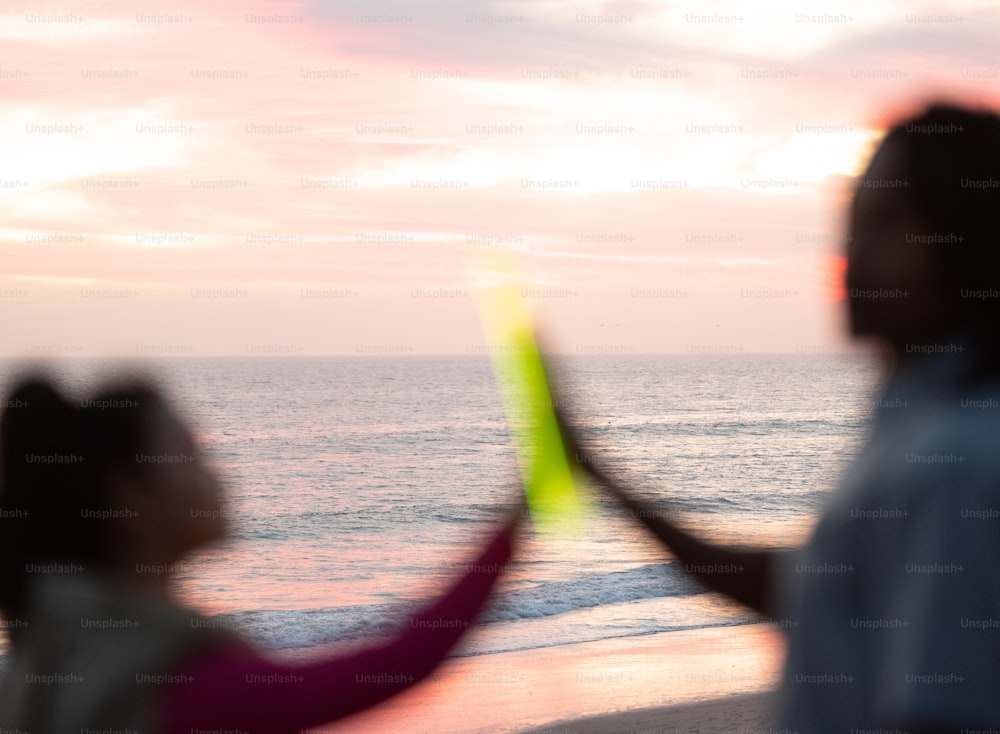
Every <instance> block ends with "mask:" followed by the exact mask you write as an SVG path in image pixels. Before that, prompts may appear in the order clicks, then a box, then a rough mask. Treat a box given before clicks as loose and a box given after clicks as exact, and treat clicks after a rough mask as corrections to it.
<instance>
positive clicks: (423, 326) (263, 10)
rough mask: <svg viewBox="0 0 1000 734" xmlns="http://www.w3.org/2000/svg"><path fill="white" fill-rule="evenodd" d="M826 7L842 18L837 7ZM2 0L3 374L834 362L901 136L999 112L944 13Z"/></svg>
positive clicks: (963, 26)
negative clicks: (512, 295) (500, 352)
mask: <svg viewBox="0 0 1000 734" xmlns="http://www.w3.org/2000/svg"><path fill="white" fill-rule="evenodd" d="M815 5H818V4H815ZM813 6H814V4H803V3H799V2H792V1H791V0H788V1H787V2H786V1H784V0H775V1H773V2H757V3H748V2H742V3H726V2H674V1H671V2H653V1H652V0H649V1H647V0H613V1H611V2H589V1H587V0H580V1H579V2H569V1H562V0H528V1H526V2H488V1H480V0H474V1H473V0H464V1H463V0H422V1H421V2H419V3H418V2H403V0H389V1H380V0H344V1H337V2H334V1H333V0H315V1H313V2H283V3H278V2H270V3H257V2H245V1H244V0H240V2H235V1H230V0H221V1H220V2H213V3H205V2H186V1H185V0H178V1H172V2H170V3H161V4H155V3H148V2H134V1H133V2H117V1H115V0H110V1H108V2H90V3H79V4H75V5H74V4H65V5H50V4H46V3H11V2H6V1H2V0H0V97H2V100H3V104H2V105H0V335H2V339H0V356H25V355H28V356H48V355H51V356H103V355H117V356H126V357H128V356H132V357H136V356H138V357H145V356H151V357H157V356H174V355H182V356H183V355H216V354H233V355H274V356H282V355H311V354H344V355H388V356H392V355H406V354H413V355H421V354H484V353H489V352H490V351H491V350H493V349H495V345H491V344H490V343H489V342H488V341H487V340H486V338H485V337H484V336H483V330H482V328H481V325H480V322H479V316H478V313H477V307H476V293H477V292H478V290H477V289H480V288H482V287H484V286H488V285H490V284H493V283H495V282H497V279H498V278H500V277H507V276H502V275H501V274H498V272H497V271H496V265H495V263H496V262H497V261H498V256H501V258H500V259H501V261H503V262H506V260H502V257H506V258H507V260H509V261H511V262H512V263H513V268H514V272H515V273H516V277H517V279H518V280H517V283H518V284H519V288H520V291H521V295H522V297H523V298H525V299H526V300H527V301H528V303H529V304H530V307H531V308H532V309H533V311H534V312H535V313H536V315H537V317H538V319H539V323H540V324H541V328H542V329H543V330H544V332H545V334H546V340H547V344H548V345H549V346H550V348H552V349H553V350H554V351H559V352H562V353H567V354H632V353H635V354H639V353H661V352H666V353H689V354H698V353H714V354H715V353H717V354H737V353H752V352H793V353H796V352H797V353H826V352H830V351H841V350H844V349H845V348H847V347H848V346H849V342H848V340H847V338H846V336H845V333H846V331H845V320H844V300H843V291H842V287H841V277H842V271H843V258H842V254H843V231H844V225H845V221H844V208H845V206H846V204H847V202H848V201H849V197H850V192H851V186H852V180H853V177H854V176H856V175H857V174H858V173H860V172H861V171H862V170H863V168H864V165H865V163H866V161H867V157H868V156H869V155H870V153H871V151H872V149H873V146H874V145H875V144H877V141H878V138H879V136H880V135H881V134H882V131H883V130H884V128H885V125H886V124H887V123H889V122H892V121H893V120H894V119H897V118H898V116H899V115H901V114H905V113H909V112H913V111H916V110H918V109H919V108H920V107H921V106H922V105H923V104H924V103H925V102H926V101H927V100H929V99H937V98H941V99H946V100H949V101H966V102H974V103H976V104H986V105H990V106H995V105H996V104H997V100H998V96H1000V95H998V85H1000V62H998V61H997V57H996V51H995V49H996V48H997V42H998V40H1000V39H998V35H1000V10H998V9H996V8H995V7H993V8H991V3H990V2H957V3H949V4H947V5H945V4H940V5H936V4H932V3H919V2H907V1H906V0H898V1H896V2H879V1H877V0H876V1H871V0H866V1H865V2H846V1H845V2H829V3H823V4H822V6H823V7H822V10H814V9H807V10H804V9H803V8H813Z"/></svg>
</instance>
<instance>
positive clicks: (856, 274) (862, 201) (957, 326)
mask: <svg viewBox="0 0 1000 734" xmlns="http://www.w3.org/2000/svg"><path fill="white" fill-rule="evenodd" d="M998 186H1000V117H998V116H997V115H996V114H994V113H992V112H989V111H985V110H982V111H980V110H971V109H963V108H960V107H956V106H951V105H944V104H933V105H931V106H929V107H928V108H927V109H926V110H924V111H923V112H922V113H920V114H918V115H916V116H914V117H911V118H909V119H906V120H903V121H901V122H898V123H896V124H895V125H894V126H893V127H892V128H891V129H890V130H889V131H888V133H887V134H886V135H885V137H884V139H883V140H882V141H881V144H880V145H879V146H878V149H877V150H876V152H875V154H874V155H873V156H872V158H871V161H870V162H869V165H868V168H867V170H866V171H865V172H864V174H863V176H862V177H861V179H860V180H859V181H858V185H857V188H856V190H855V193H854V199H853V201H852V204H851V208H850V213H849V225H848V233H849V236H850V238H849V240H848V249H847V272H846V286H847V294H848V306H849V309H850V327H851V332H852V334H853V335H854V336H859V337H860V336H863V337H874V338H875V339H877V340H880V341H881V342H883V343H884V344H885V345H887V346H888V347H889V348H890V350H891V351H892V352H893V353H894V354H895V355H896V357H897V358H905V356H906V355H907V354H908V353H911V352H912V353H917V354H919V353H921V351H920V348H919V347H918V348H916V349H914V347H913V345H927V344H933V343H935V342H937V341H939V340H944V339H948V338H950V337H952V336H954V335H956V334H962V335H963V338H965V339H968V340H970V341H972V342H975V346H976V347H977V348H978V349H980V350H981V351H982V352H983V353H984V354H987V355H989V358H990V360H991V365H995V364H996V362H995V361H993V360H995V356H996V354H997V353H1000V298H997V297H995V296H994V295H991V291H992V292H993V294H995V293H996V291H997V290H1000V242H998V237H1000V188H998Z"/></svg>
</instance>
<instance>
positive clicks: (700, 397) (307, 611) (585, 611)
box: [0, 355, 879, 658]
mask: <svg viewBox="0 0 1000 734" xmlns="http://www.w3.org/2000/svg"><path fill="white" fill-rule="evenodd" d="M123 364H125V363H121V362H108V361H103V360H96V359H94V360H86V359H83V360H73V361H64V362H53V363H50V365H49V367H50V370H52V371H54V372H55V373H56V374H57V375H58V376H60V377H61V378H62V380H63V382H64V384H65V385H66V386H67V388H69V389H71V390H74V391H80V390H83V391H86V390H87V389H89V388H90V386H92V385H93V383H94V381H95V378H96V377H98V376H100V377H103V378H106V377H107V376H108V375H109V374H111V373H112V372H113V371H114V370H116V369H120V368H121V367H122V365H123ZM554 365H555V372H556V373H557V374H558V376H559V382H560V384H561V385H562V390H561V392H562V393H563V395H564V397H565V398H567V399H569V402H570V403H571V408H570V412H571V413H572V414H573V415H574V416H575V420H576V422H577V423H578V424H579V425H580V426H581V428H582V430H583V433H584V435H585V436H586V437H587V439H588V440H590V441H591V442H592V443H593V444H594V445H595V446H596V447H598V448H599V449H600V451H601V452H602V453H604V454H605V455H606V457H607V458H606V461H607V464H608V466H609V467H611V468H613V469H614V470H615V471H616V472H619V473H620V474H621V476H623V477H628V478H629V479H630V480H631V481H632V482H633V484H634V486H635V487H636V488H637V489H639V490H640V491H641V492H642V493H643V494H644V495H645V496H646V497H648V498H649V499H650V500H652V501H655V502H657V503H660V504H662V505H663V506H664V507H672V508H674V510H675V511H677V512H678V513H680V517H681V518H682V519H683V520H684V521H685V522H686V523H687V524H688V525H690V526H691V527H695V528H700V529H701V530H702V531H704V532H706V533H709V534H711V535H712V536H714V537H716V538H719V539H724V540H726V541H729V542H758V543H767V544H775V545H782V544H792V543H797V542H800V541H801V540H802V539H803V538H804V534H805V533H806V532H807V531H808V528H809V526H810V524H811V523H812V522H813V520H814V519H815V517H816V516H817V513H818V512H819V511H820V509H821V508H822V505H823V502H824V498H825V497H826V495H827V494H828V493H829V492H830V491H831V490H832V489H833V488H834V487H835V486H836V482H837V479H838V477H839V475H840V473H841V471H842V470H843V468H844V467H845V465H846V463H847V462H848V461H849V460H850V457H851V456H852V455H853V454H854V453H855V452H856V450H857V449H858V448H859V446H860V444H861V442H862V441H863V440H864V438H865V435H866V431H867V421H868V418H869V415H870V412H871V405H872V399H873V397H874V395H875V393H874V391H875V390H876V389H877V387H878V381H879V373H878V371H877V369H876V367H875V365H874V364H873V363H872V362H871V361H869V360H867V359H864V358H860V357H855V356H833V355H739V356H729V355H725V356H714V355H713V356H708V355H696V356H695V355H692V356H688V355H676V356H675V355H648V356H634V355H629V356H621V357H619V356H578V357H563V358H559V359H557V360H555V362H554ZM23 367H24V363H21V362H16V361H13V360H6V361H0V389H2V391H3V392H4V393H6V391H7V389H8V388H9V386H10V384H11V381H12V378H13V376H14V375H16V374H18V372H19V371H20V370H21V369H23ZM126 367H127V369H129V370H130V371H131V372H136V371H138V372H140V373H145V374H149V375H151V376H152V377H154V378H155V379H157V380H158V381H159V382H161V383H162V384H163V385H165V386H166V388H167V389H168V391H169V393H170V394H171V395H172V396H173V397H174V399H175V400H176V402H177V404H178V405H179V406H180V409H181V412H182V413H183V414H184V415H185V416H187V417H188V419H189V420H190V422H191V424H192V425H193V426H194V428H195V431H196V433H197V434H198V436H199V437H200V439H201V441H202V443H203V447H204V450H205V452H206V454H207V456H208V457H209V458H210V459H211V460H212V462H213V463H214V465H215V466H216V467H217V470H218V472H219V473H220V474H221V476H222V478H223V479H224V481H225V483H226V485H227V487H228V490H229V496H230V502H229V506H228V510H227V511H228V512H229V514H230V518H231V523H232V527H233V532H232V537H231V538H230V540H229V542H228V543H227V544H225V545H223V546H220V547H218V548H216V549H214V550H212V551H211V552H206V553H203V554H200V555H199V556H198V557H197V558H192V559H190V560H189V562H187V563H186V564H185V566H184V568H183V571H182V573H180V575H179V587H180V589H179V590H180V592H181V594H182V596H183V597H184V598H185V599H186V600H187V601H188V602H189V603H190V604H192V605H194V606H196V607H198V608H200V609H202V610H203V611H205V612H207V613H209V614H217V615H224V616H221V617H219V621H220V624H226V625H232V626H233V627H236V628H238V629H241V630H243V631H244V632H245V634H246V635H248V636H249V637H250V638H251V639H253V640H255V641H256V642H258V643H259V644H260V645H261V646H263V647H266V648H268V649H271V650H274V651H281V652H280V653H279V654H282V655H286V656H288V657H290V658H295V657H297V656H299V655H300V654H301V650H302V649H303V648H305V647H308V646H311V645H316V644H328V643H346V642H348V641H350V642H352V643H353V642H357V641H359V640H361V639H363V638H367V637H370V636H377V635H380V634H385V633H388V632H390V631H391V630H392V629H393V628H394V627H395V626H397V625H398V624H399V623H400V622H401V620H403V619H404V618H405V614H406V613H407V612H408V611H409V610H412V609H413V608H414V606H415V605H417V604H419V603H420V602H421V601H422V600H425V599H427V598H428V597H429V596H430V595H432V594H434V593H435V591H436V590H439V589H442V588H443V587H444V585H445V584H446V583H447V582H448V580H449V579H450V578H453V577H454V576H455V575H456V574H457V573H459V572H460V571H461V570H462V567H463V566H464V565H465V564H466V563H467V562H469V561H471V560H473V559H474V558H475V554H476V553H477V548H478V546H479V544H481V543H482V542H485V540H486V539H487V538H488V537H489V535H490V533H491V528H492V527H493V526H494V525H495V523H496V522H498V520H499V518H500V516H501V514H502V513H503V512H504V510H505V505H508V504H509V503H510V502H511V501H513V499H514V498H515V497H516V496H517V493H518V492H519V491H520V484H519V473H518V470H517V466H516V463H515V459H516V455H515V451H514V448H513V444H512V442H511V438H510V435H509V433H508V430H507V424H506V420H505V416H504V412H503V406H502V403H501V400H500V396H499V394H498V392H497V388H496V385H495V383H494V380H493V374H492V371H491V368H490V363H489V360H488V359H487V358H485V357H482V358H481V357H472V356H470V357H406V358H384V357H377V358H376V357H372V358H366V357H311V358H310V357H304V358H263V357H259V358H256V357H255V358H239V357H233V358H176V359H171V360H163V361H156V362H154V361H144V362H136V363H129V364H128V365H126ZM750 621H755V618H754V617H753V616H752V615H750V614H748V613H747V612H745V611H743V610H741V609H739V608H738V607H736V606H734V605H731V604H728V603H726V602H724V601H723V600H722V599H720V598H718V597H716V596H715V595H713V594H707V593H704V591H703V590H702V589H701V588H699V587H698V586H697V585H695V584H694V583H692V582H690V581H689V580H687V579H685V578H684V577H683V576H682V574H681V573H680V572H679V570H678V568H677V567H676V564H675V563H674V562H673V560H672V558H671V557H669V556H667V555H666V554H665V553H663V552H662V551H661V550H660V549H659V548H658V546H656V545H655V544H653V543H651V542H650V541H649V540H648V539H647V538H646V535H645V532H644V530H643V529H642V528H641V527H640V526H639V525H638V524H636V523H635V522H634V521H630V520H629V519H628V518H627V517H626V516H624V515H623V514H622V513H620V512H618V511H617V510H616V508H615V507H614V505H613V504H611V503H609V502H607V501H605V500H603V499H599V501H598V503H597V505H596V510H595V512H594V513H593V514H592V516H591V517H590V519H589V520H588V521H587V522H586V523H585V525H584V526H583V527H582V528H581V530H580V532H578V533H577V534H576V535H575V536H573V537H550V536H548V535H540V534H537V533H534V532H528V533H526V535H525V542H524V543H523V544H522V545H521V547H520V552H519V555H518V557H517V561H516V563H515V564H514V565H513V569H512V571H511V572H510V573H509V574H508V575H507V577H506V578H505V579H504V581H503V583H502V585H501V587H500V588H499V592H498V594H497V595H496V596H495V598H494V601H493V603H492V604H491V606H490V608H489V610H488V611H487V613H486V614H485V616H484V618H483V620H482V622H483V623H482V625H481V626H480V627H479V628H477V629H476V630H475V631H474V632H473V633H472V634H471V635H470V636H469V637H468V638H467V642H465V644H464V645H463V646H462V647H461V649H460V650H458V651H457V654H459V655H477V654H484V653H489V652H496V651H502V650H520V649H532V648H542V647H546V646H552V645H561V644H566V643H571V642H576V641H583V640H598V639H606V638H611V637H622V636H629V635H643V634H649V633H653V632H661V631H669V630H675V629H686V628H692V627H705V626H716V625H730V624H742V623H747V622H750ZM2 652H3V647H2V644H0V655H2Z"/></svg>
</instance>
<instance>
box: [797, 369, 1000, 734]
mask: <svg viewBox="0 0 1000 734" xmlns="http://www.w3.org/2000/svg"><path fill="white" fill-rule="evenodd" d="M971 372H972V357H971V355H970V353H969V352H968V350H964V351H963V352H961V353H940V354H933V355H930V356H922V357H921V361H920V364H918V365H910V366H907V367H906V368H905V369H903V370H901V371H900V372H898V373H897V374H896V375H895V376H894V377H893V378H892V379H891V380H890V381H889V383H888V384H887V385H886V387H885V389H884V390H883V392H882V394H881V396H880V400H879V402H878V404H877V405H878V407H877V408H876V411H875V413H876V415H875V420H874V423H873V427H872V432H871V436H870V440H869V442H868V444H867V446H866V447H865V449H864V450H863V451H862V452H861V454H860V456H859V457H858V458H857V459H856V460H855V462H854V463H853V465H852V466H851V467H850V469H849V470H848V472H847V474H846V476H845V477H844V479H843V482H842V485H841V487H840V488H839V490H838V491H837V492H836V493H835V494H834V495H833V496H832V497H831V501H830V504H829V506H828V507H827V509H826V511H825V512H824V514H823V517H822V519H821V520H820V522H819V524H818V526H817V527H816V529H815V532H814V535H813V536H812V539H811V540H810V542H809V543H808V545H807V547H806V548H804V549H803V550H802V551H801V552H798V553H795V554H791V555H790V556H789V558H788V563H787V565H786V566H785V567H784V568H782V569H781V573H782V577H783V580H784V581H785V582H786V583H785V585H784V588H785V589H786V596H785V598H784V599H783V601H782V603H781V606H780V607H779V609H783V610H784V611H783V613H781V614H779V617H784V619H783V620H782V621H781V623H782V625H783V626H786V627H787V632H788V660H787V663H786V667H785V672H784V678H783V681H782V690H781V696H780V706H779V727H780V728H779V729H778V731H780V730H781V729H787V730H789V731H796V732H798V734H813V733H814V732H843V733H844V734H861V733H863V732H866V731H872V730H874V731H880V732H892V731H904V730H905V728H906V727H907V726H908V727H910V728H911V731H912V729H913V728H915V727H917V726H919V727H920V728H921V729H925V730H926V729H933V728H935V727H938V728H941V729H947V730H948V731H956V732H957V731H959V730H960V727H965V728H966V729H977V728H979V729H982V728H989V727H997V728H1000V382H993V383H992V384H983V383H980V384H978V385H975V386H971V385H969V384H967V383H966V382H965V380H966V378H967V377H968V376H969V375H970V374H971Z"/></svg>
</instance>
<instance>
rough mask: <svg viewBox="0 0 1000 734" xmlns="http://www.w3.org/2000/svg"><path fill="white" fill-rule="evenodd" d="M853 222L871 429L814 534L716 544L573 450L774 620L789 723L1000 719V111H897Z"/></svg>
mask: <svg viewBox="0 0 1000 734" xmlns="http://www.w3.org/2000/svg"><path fill="white" fill-rule="evenodd" d="M848 230H849V234H850V238H849V244H848V249H847V271H846V286H847V296H848V300H847V305H848V307H849V316H850V327H851V333H852V335H853V336H854V337H856V338H863V339H866V340H870V341H871V342H873V343H874V344H875V345H877V348H878V349H879V350H880V353H881V354H882V355H883V357H884V367H885V376H884V377H885V379H884V384H883V386H882V388H881V394H880V395H879V397H878V400H877V402H876V406H877V407H876V409H875V411H874V416H873V421H872V425H871V428H870V432H869V435H868V437H867V444H866V445H865V446H864V448H863V450H862V451H861V452H860V455H859V456H858V457H857V458H856V459H855V461H854V462H853V464H852V465H851V467H850V468H849V470H848V471H847V472H846V474H845V476H844V477H843V478H842V480H841V483H840V486H839V488H838V490H837V491H836V492H835V493H834V494H832V495H831V496H830V497H829V501H828V504H827V506H826V508H825V511H824V512H823V513H822V516H821V519H820V520H819V522H818V524H817V525H816V527H815V529H814V531H813V533H812V535H811V538H810V540H809V541H808V544H807V545H806V547H805V548H802V549H800V550H796V551H782V550H771V549H764V548H758V549H745V548H737V547H723V546H719V545H715V544H712V543H708V542H705V541H703V540H701V539H700V538H698V537H697V536H696V535H694V534H692V533H690V532H687V531H685V530H683V529H682V528H681V527H679V526H678V525H677V524H676V522H674V521H673V520H672V519H670V517H669V514H665V513H664V512H663V510H662V509H661V508H656V507H654V506H651V505H649V504H648V503H646V502H643V501H641V500H639V499H637V498H636V496H635V495H634V494H633V492H632V491H631V490H628V489H626V488H625V487H624V486H622V483H621V482H620V481H618V480H616V479H615V478H613V477H611V476H609V475H608V473H607V472H606V471H605V470H603V469H602V468H601V467H599V466H595V465H594V463H593V454H592V453H590V454H585V453H584V451H582V450H581V449H580V442H579V440H578V439H573V438H572V431H571V430H570V429H569V428H568V427H567V432H568V434H569V435H570V437H571V441H573V442H574V443H573V445H574V450H575V451H576V452H577V455H578V456H579V457H580V458H581V460H583V459H586V461H585V462H583V463H581V466H582V467H583V468H584V469H589V470H590V471H591V472H592V474H593V475H594V476H595V477H596V478H597V479H598V481H600V482H601V483H602V484H603V485H604V486H605V487H606V488H607V489H609V490H610V491H611V492H612V493H613V494H614V495H615V496H616V497H617V498H618V499H619V500H620V501H621V502H622V503H624V505H625V506H626V507H627V508H629V510H630V511H631V512H632V514H633V515H634V516H636V517H638V518H640V519H642V520H643V522H645V524H646V525H647V527H648V528H649V529H650V530H651V531H652V532H653V533H654V534H655V535H656V536H657V537H658V538H659V539H660V540H661V541H662V542H663V543H664V544H665V545H666V546H667V547H668V548H669V549H670V550H671V551H673V553H674V554H675V555H676V557H677V558H678V559H679V561H680V562H681V564H682V565H683V566H684V567H685V568H687V569H689V570H690V571H692V572H693V573H694V575H695V576H698V577H699V578H700V579H701V581H703V582H704V583H705V584H707V585H708V586H709V587H711V588H713V589H715V590H717V591H720V592H722V593H724V594H727V595H729V596H730V597H732V598H733V599H736V600H737V601H740V602H742V603H744V604H746V605H748V606H750V607H752V608H754V609H757V610H759V611H761V612H763V613H765V614H767V615H770V616H772V617H775V618H778V619H780V620H781V622H782V626H783V627H784V628H785V630H786V632H787V639H788V659H787V662H786V665H785V671H784V676H783V680H782V686H781V691H780V708H779V721H778V726H779V729H778V730H780V731H786V730H787V731H795V732H798V733H799V734H814V733H815V732H839V733H843V734H851V733H852V732H853V733H857V732H868V731H872V732H875V731H877V732H897V731H899V732H904V731H905V732H909V734H918V733H920V732H955V733H957V732H960V731H966V732H971V731H978V730H989V731H996V730H998V729H1000V571H998V564H1000V117H998V116H997V115H995V114H993V113H991V112H988V111H973V110H966V109H962V108H959V107H955V106H950V105H944V104H934V105H931V106H930V107H928V108H927V109H926V110H925V111H924V112H923V113H922V114H920V115H919V116H917V117H914V118H912V119H907V120H904V121H902V122H899V123H898V124H896V125H895V126H894V127H892V128H891V129H890V130H889V132H888V134H887V135H886V136H885V138H884V139H883V140H882V142H881V144H880V145H879V147H878V149H877V151H876V153H875V154H874V156H873V157H872V159H871V161H870V163H869V165H868V169H867V170H866V171H865V173H864V175H863V176H862V177H861V179H860V181H859V182H858V185H857V187H856V189H855V193H854V197H853V201H852V203H851V207H850V212H849V227H848ZM720 569H723V570H725V569H735V570H734V571H732V572H725V571H723V572H720ZM991 727H992V728H991Z"/></svg>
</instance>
